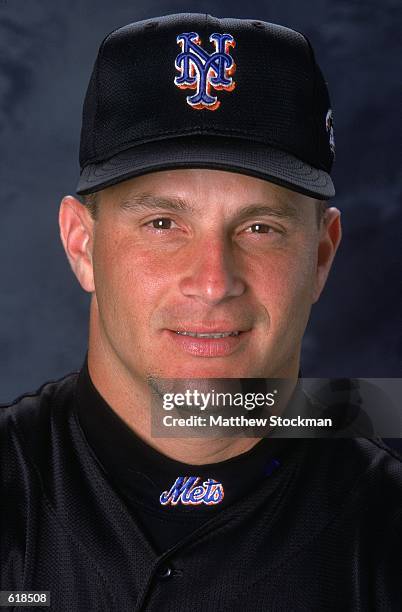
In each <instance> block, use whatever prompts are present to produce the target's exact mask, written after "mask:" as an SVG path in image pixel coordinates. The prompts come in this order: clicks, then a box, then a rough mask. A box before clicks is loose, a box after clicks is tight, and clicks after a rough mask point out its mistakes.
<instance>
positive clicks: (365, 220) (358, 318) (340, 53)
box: [0, 0, 402, 402]
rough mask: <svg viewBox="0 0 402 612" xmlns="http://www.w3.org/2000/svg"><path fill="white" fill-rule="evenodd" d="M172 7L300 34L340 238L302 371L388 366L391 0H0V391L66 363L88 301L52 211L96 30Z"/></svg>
mask: <svg viewBox="0 0 402 612" xmlns="http://www.w3.org/2000/svg"><path fill="white" fill-rule="evenodd" d="M176 12H208V13H211V14H214V15H216V16H218V17H223V16H229V15H230V16H236V17H247V18H256V19H264V20H267V21H272V22H276V23H281V24H283V25H287V26H289V27H292V28H295V29H297V30H301V31H302V32H305V33H306V34H307V36H309V38H310V39H311V41H312V43H313V46H314V47H315V49H316V54H317V57H318V60H319V63H320V65H321V67H322V69H323V71H324V74H325V75H326V78H327V80H328V82H329V88H330V93H331V98H332V106H333V108H334V117H335V137H336V144H337V161H336V165H335V174H334V178H335V184H336V187H337V197H336V199H335V204H336V205H337V206H338V207H339V208H340V209H341V211H342V216H343V224H344V238H343V244H342V248H341V250H340V252H339V255H338V257H337V261H336V265H335V267H334V270H333V272H332V275H331V278H330V280H329V283H328V285H327V288H326V290H325V293H324V295H323V297H322V299H321V301H320V303H319V304H317V305H316V306H314V309H313V314H312V318H311V322H310V325H309V328H308V331H307V334H306V338H305V343H304V349H303V362H302V368H303V373H304V375H305V376H310V377H312V376H323V377H348V376H354V377H398V376H401V373H402V367H401V364H402V351H401V328H402V326H401V312H402V308H401V306H402V304H401V302H402V300H401V265H400V264H401V259H402V257H401V243H402V240H401V238H402V235H401V234H402V232H401V228H402V207H401V178H400V172H401V159H400V150H401V137H400V128H401V100H400V97H399V92H400V84H401V74H402V61H401V55H402V54H401V48H400V47H399V48H398V46H397V45H398V40H400V34H401V21H402V20H401V4H400V0H381V1H380V0H376V1H375V2H373V1H372V0H366V1H365V2H358V1H357V0H336V2H334V1H330V0H309V1H308V2H300V1H299V0H272V1H265V2H263V1H261V2H258V1H256V0H249V1H248V2H247V3H244V2H240V1H239V0H232V1H231V2H229V1H221V2H219V3H218V4H217V3H216V2H212V1H205V2H203V1H202V0H197V1H190V0H188V1H186V2H173V1H172V2H169V1H165V2H163V1H158V0H154V1H153V2H150V1H149V0H148V1H147V2H145V1H144V0H140V1H137V2H134V1H133V2H127V1H123V0H114V1H113V3H112V2H110V1H106V0H69V1H68V2H67V0H65V1H64V2H60V1H59V2H54V1H53V0H41V1H37V0H0V24H1V30H0V50H1V52H0V104H1V110H0V126H1V145H2V153H1V215H0V223H1V233H0V236H1V240H0V287H1V295H0V356H1V357H0V359H1V367H0V402H6V401H9V400H11V399H13V398H14V397H16V396H17V395H19V394H21V393H23V392H26V391H30V390H34V389H36V388H37V387H38V386H39V385H40V384H42V383H43V382H44V381H46V380H49V379H54V378H58V377H60V376H62V375H63V374H65V373H67V372H70V371H72V370H74V369H78V368H79V367H80V366H81V363H82V361H83V358H84V354H85V350H86V346H87V320H88V305H89V298H88V296H87V295H86V294H84V293H83V292H82V290H81V289H80V287H79V285H78V283H77V281H76V280H75V277H74V276H73V274H72V272H71V271H70V269H69V266H68V263H67V261H66V259H65V256H64V253H63V250H62V247H61V243H60V240H59V236H58V226H57V214H58V206H59V202H60V199H61V198H62V196H63V195H65V194H66V193H74V188H75V185H76V182H77V177H78V144H79V131H80V115H81V105H82V101H83V97H84V93H85V89H86V86H87V82H88V79H89V75H90V72H91V69H92V65H93V62H94V60H95V57H96V53H97V48H98V45H99V43H100V41H101V40H102V39H103V37H104V36H105V35H106V34H107V33H108V32H110V31H111V30H113V29H114V28H117V27H119V26H121V25H124V24H126V23H129V22H130V21H136V20H139V19H145V18H148V17H154V16H157V15H160V14H166V13H176ZM149 52H150V53H152V49H150V50H149Z"/></svg>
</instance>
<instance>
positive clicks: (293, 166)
mask: <svg viewBox="0 0 402 612" xmlns="http://www.w3.org/2000/svg"><path fill="white" fill-rule="evenodd" d="M179 168H210V169H215V170H226V171H229V172H239V173H241V174H248V175H250V176H254V177H256V178H260V179H264V180H267V181H270V182H272V183H275V184H277V185H281V186H283V187H287V188H288V189H290V190H292V191H296V192H298V193H302V194H304V195H307V196H310V197H313V198H317V199H319V200H326V199H328V198H332V197H333V196H334V195H335V189H334V185H333V183H332V180H331V177H330V175H329V174H328V173H327V172H325V171H324V170H321V169H318V168H314V167H313V166H311V165H309V164H307V163H305V162H303V161H301V160H300V159H298V158H297V157H295V156H293V155H290V154H289V153H286V152H284V151H281V150H278V149H275V148H273V147H268V146H266V145H264V144H261V143H255V142H250V141H247V140H240V139H237V138H219V137H215V136H186V137H181V138H172V139H168V140H160V141H157V142H156V141H154V142H148V143H145V144H141V145H137V146H135V147H132V148H130V149H127V150H126V151H123V152H121V153H118V154H117V155H115V156H113V157H112V158H110V159H108V160H107V161H102V162H98V163H93V164H88V165H87V166H85V168H84V169H83V170H82V173H81V176H80V180H79V182H78V186H77V194H79V195H86V194H90V193H94V192H96V191H99V190H100V189H104V188H105V187H110V186H111V185H116V184H117V183H121V182H122V181H125V180H127V179H129V178H133V177H135V176H140V175H142V174H147V173H148V172H158V171H161V170H173V169H179Z"/></svg>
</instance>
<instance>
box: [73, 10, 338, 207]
mask: <svg viewBox="0 0 402 612" xmlns="http://www.w3.org/2000/svg"><path fill="white" fill-rule="evenodd" d="M334 153H335V145H334V136H333V121H332V110H331V104H330V99H329V94H328V90H327V86H326V83H325V80H324V77H323V75H322V73H321V70H320V68H319V67H318V65H317V63H316V61H315V57H314V52H313V50H312V47H311V45H310V43H309V41H308V39H307V38H306V36H304V35H303V34H301V33H299V32H296V31H295V30H291V29H289V28H286V27H283V26H280V25H276V24H272V23H268V22H264V21H256V20H251V19H233V18H224V19H220V18H219V19H218V18H216V17H213V16H211V15H208V14H199V13H182V14H174V15H166V16H163V17H157V18H152V19H147V20H144V21H139V22H135V23H130V24H128V25H126V26H124V27H122V28H119V29H117V30H114V31H113V32H111V33H110V34H108V35H107V36H106V38H105V39H104V40H103V42H102V44H101V46H100V48H99V52H98V56H97V59H96V62H95V65H94V68H93V72H92V75H91V78H90V82H89V86H88V90H87V93H86V97H85V101H84V107H83V118H82V130H81V144H80V167H81V174H80V179H79V183H78V187H77V193H78V194H80V195H84V194H90V193H94V192H96V191H99V190H100V189H103V188H105V187H108V186H111V185H114V184H117V183H120V182H122V181H124V180H127V179H129V178H132V177H135V176H139V175H141V174H146V173H148V172H155V171H160V170H169V169H177V168H212V169H218V170H227V171H231V172H240V173H243V174H248V175H251V176H255V177H257V178H261V179H265V180H268V181H271V182H273V183H276V184H278V185H282V186H285V187H287V188H288V189H291V190H293V191H296V192H299V193H303V194H305V195H309V196H311V197H315V198H317V199H323V200H324V199H327V198H330V197H332V196H334V195H335V190H334V185H333V183H332V180H331V177H330V172H331V167H332V163H333V159H334Z"/></svg>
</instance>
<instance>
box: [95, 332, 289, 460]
mask: <svg viewBox="0 0 402 612" xmlns="http://www.w3.org/2000/svg"><path fill="white" fill-rule="evenodd" d="M92 340H93V338H92ZM88 371H89V375H90V378H91V380H92V383H93V385H94V386H95V388H96V389H97V391H98V393H99V394H100V395H101V396H102V397H103V399H104V400H105V401H106V403H107V404H108V405H109V406H110V407H111V408H112V410H114V412H115V413H116V414H117V415H118V416H119V417H120V418H121V419H122V420H123V421H124V422H125V423H126V425H127V426H128V427H130V429H131V430H132V431H133V432H134V433H135V434H136V435H137V436H138V437H139V438H141V439H142V440H143V441H144V442H146V443H147V444H149V446H151V447H153V448H155V449H156V450H157V451H159V452H160V453H162V454H164V455H166V456H168V457H170V458H171V459H174V460H176V461H180V462H182V463H191V464H193V465H203V464H208V463H216V462H219V461H225V460H227V459H231V458H232V457H235V456H237V455H240V454H242V453H245V452H247V451H248V450H250V449H251V448H253V446H255V445H256V444H257V443H258V442H259V441H260V440H261V438H259V437H219V438H218V437H207V438H194V437H192V438H172V437H167V438H162V437H153V436H152V435H151V402H152V391H151V387H150V386H149V385H148V383H147V381H146V380H144V381H142V382H141V381H140V380H138V381H137V380H135V381H134V380H133V376H132V374H131V373H130V372H129V371H128V369H127V368H126V367H125V366H124V365H123V364H122V363H121V362H120V361H119V360H118V359H117V357H116V356H115V355H114V354H112V353H109V351H108V352H107V353H106V352H105V347H104V346H102V344H100V343H98V342H97V343H95V342H93V341H92V342H91V335H90V343H89V350H88ZM296 372H297V370H296ZM276 378H280V376H276ZM292 378H295V382H294V386H295V385H296V378H297V377H296V376H295V377H292ZM294 386H293V387H292V388H290V387H289V388H288V390H287V393H286V396H287V398H289V397H290V395H291V393H292V391H293V389H294ZM286 403H287V400H285V404H286Z"/></svg>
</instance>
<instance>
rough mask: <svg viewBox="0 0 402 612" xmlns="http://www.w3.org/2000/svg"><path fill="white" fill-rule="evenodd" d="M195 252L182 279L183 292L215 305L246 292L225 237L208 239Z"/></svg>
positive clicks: (181, 288) (181, 287)
mask: <svg viewBox="0 0 402 612" xmlns="http://www.w3.org/2000/svg"><path fill="white" fill-rule="evenodd" d="M194 251H195V249H194ZM194 251H193V253H192V254H191V259H190V257H189V261H188V266H186V272H185V273H184V275H183V277H182V279H181V281H180V290H181V292H182V293H183V295H185V296H186V297H193V298H196V299H198V300H199V301H200V302H203V303H205V304H208V305H216V304H219V303H220V302H222V301H224V300H226V299H228V298H232V297H239V296H241V295H242V294H243V293H244V291H245V289H246V285H245V282H244V280H243V279H242V278H241V276H240V272H239V270H238V269H237V266H236V262H235V260H234V257H233V252H232V250H231V247H230V245H229V244H227V243H225V241H224V240H223V239H216V240H206V241H205V242H203V243H202V244H200V243H199V244H198V245H197V249H196V251H195V252H194ZM189 255H190V254H189Z"/></svg>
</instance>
